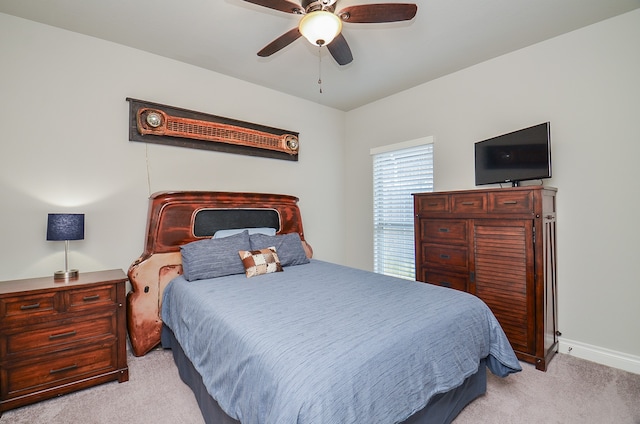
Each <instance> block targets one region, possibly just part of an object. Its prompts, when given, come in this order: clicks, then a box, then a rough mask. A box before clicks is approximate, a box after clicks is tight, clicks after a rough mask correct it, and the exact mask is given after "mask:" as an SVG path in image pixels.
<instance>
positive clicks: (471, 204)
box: [462, 202, 474, 206]
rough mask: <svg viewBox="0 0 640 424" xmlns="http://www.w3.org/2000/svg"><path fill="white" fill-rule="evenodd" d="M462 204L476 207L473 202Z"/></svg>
mask: <svg viewBox="0 0 640 424" xmlns="http://www.w3.org/2000/svg"><path fill="white" fill-rule="evenodd" d="M462 204H463V205H464V206H473V205H474V203H473V202H462Z"/></svg>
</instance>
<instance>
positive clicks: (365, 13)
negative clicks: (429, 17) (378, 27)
mask: <svg viewBox="0 0 640 424" xmlns="http://www.w3.org/2000/svg"><path fill="white" fill-rule="evenodd" d="M417 11H418V6H417V5H415V4H411V3H379V4H361V5H356V6H350V7H346V8H344V9H342V10H341V11H340V12H339V13H337V15H338V16H339V17H340V19H342V20H343V21H345V22H353V23H359V24H375V23H379V22H398V21H408V20H411V19H413V17H414V16H416V12H417Z"/></svg>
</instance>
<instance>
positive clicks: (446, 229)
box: [438, 228, 449, 233]
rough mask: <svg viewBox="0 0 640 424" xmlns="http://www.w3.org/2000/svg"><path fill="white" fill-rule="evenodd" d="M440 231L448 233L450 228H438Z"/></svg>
mask: <svg viewBox="0 0 640 424" xmlns="http://www.w3.org/2000/svg"><path fill="white" fill-rule="evenodd" d="M438 231H440V232H441V233H448V232H449V229H448V228H438Z"/></svg>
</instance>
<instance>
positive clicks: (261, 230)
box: [212, 227, 276, 239]
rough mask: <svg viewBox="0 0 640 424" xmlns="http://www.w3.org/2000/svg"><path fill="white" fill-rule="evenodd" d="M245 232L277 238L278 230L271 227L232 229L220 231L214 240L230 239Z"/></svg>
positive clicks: (216, 233)
mask: <svg viewBox="0 0 640 424" xmlns="http://www.w3.org/2000/svg"><path fill="white" fill-rule="evenodd" d="M245 230H247V231H249V234H250V235H251V234H264V235H267V236H275V235H276V229H275V228H269V227H259V228H230V229H228V230H218V231H216V232H215V234H214V235H213V237H212V238H214V239H219V238H224V237H229V236H232V235H234V234H238V233H241V232H243V231H245Z"/></svg>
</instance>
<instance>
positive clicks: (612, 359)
mask: <svg viewBox="0 0 640 424" xmlns="http://www.w3.org/2000/svg"><path fill="white" fill-rule="evenodd" d="M558 352H560V353H564V354H567V355H573V356H575V357H576V358H581V359H586V360H587V361H592V362H597V363H599V364H602V365H606V366H608V367H613V368H618V369H621V370H624V371H629V372H632V373H635V374H640V356H635V355H629V354H626V353H622V352H617V351H615V350H611V349H606V348H603V347H599V346H593V345H589V344H586V343H582V342H578V341H575V340H569V339H565V338H563V337H560V338H559V339H558Z"/></svg>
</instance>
